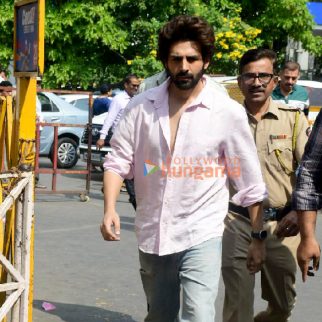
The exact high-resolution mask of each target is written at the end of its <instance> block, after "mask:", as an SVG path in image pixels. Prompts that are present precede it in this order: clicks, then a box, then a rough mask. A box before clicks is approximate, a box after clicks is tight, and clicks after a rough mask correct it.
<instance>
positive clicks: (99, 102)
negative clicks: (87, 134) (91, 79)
mask: <svg viewBox="0 0 322 322" xmlns="http://www.w3.org/2000/svg"><path fill="white" fill-rule="evenodd" d="M100 93H101V95H100V96H98V97H96V98H95V100H94V103H93V116H97V115H100V114H103V113H106V112H108V111H109V107H110V105H111V101H112V100H111V99H110V97H111V96H112V87H111V85H109V84H102V85H101V87H100Z"/></svg>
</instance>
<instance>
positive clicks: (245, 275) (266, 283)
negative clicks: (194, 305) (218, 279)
mask: <svg viewBox="0 0 322 322" xmlns="http://www.w3.org/2000/svg"><path fill="white" fill-rule="evenodd" d="M276 226H277V222H276V221H269V222H266V223H265V224H264V229H266V230H267V233H268V236H267V239H266V261H265V263H264V265H263V268H262V270H261V286H262V298H263V299H264V300H266V301H267V302H268V308H267V310H266V311H265V312H261V313H259V314H258V315H257V316H256V317H255V320H254V286H255V276H254V275H251V274H249V272H248V270H247V267H246V258H247V252H248V246H249V244H250V242H251V225H250V220H249V219H247V218H245V217H243V216H241V215H237V214H232V213H229V214H228V215H227V217H226V219H225V231H224V235H223V252H222V256H223V257H222V275H223V280H224V283H225V300H224V308H223V322H253V321H256V322H286V321H288V319H289V317H290V315H291V312H292V309H293V307H294V304H295V298H296V292H295V276H296V269H297V263H296V250H297V246H298V244H299V242H300V236H299V235H297V236H294V237H287V238H282V239H279V238H277V237H276V235H275V234H274V231H275V229H276Z"/></svg>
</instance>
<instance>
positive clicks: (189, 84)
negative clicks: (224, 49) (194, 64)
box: [167, 68, 205, 90]
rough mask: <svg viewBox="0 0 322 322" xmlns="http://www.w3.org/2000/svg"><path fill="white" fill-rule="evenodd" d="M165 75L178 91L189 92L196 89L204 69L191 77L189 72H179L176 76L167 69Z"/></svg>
mask: <svg viewBox="0 0 322 322" xmlns="http://www.w3.org/2000/svg"><path fill="white" fill-rule="evenodd" d="M167 73H168V75H169V76H170V79H171V81H172V83H173V84H174V85H175V86H176V87H177V88H178V89H180V90H190V89H193V88H195V87H196V85H197V84H198V83H199V81H200V79H201V77H202V76H203V74H204V73H205V69H204V68H202V69H201V70H200V71H199V72H198V73H197V74H195V75H193V74H191V73H189V72H179V73H177V74H173V73H171V72H170V71H169V70H168V69H167Z"/></svg>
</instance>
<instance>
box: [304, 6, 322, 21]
mask: <svg viewBox="0 0 322 322" xmlns="http://www.w3.org/2000/svg"><path fill="white" fill-rule="evenodd" d="M307 7H308V8H309V11H310V13H311V15H312V16H313V17H314V22H315V23H316V24H317V25H322V2H308V3H307Z"/></svg>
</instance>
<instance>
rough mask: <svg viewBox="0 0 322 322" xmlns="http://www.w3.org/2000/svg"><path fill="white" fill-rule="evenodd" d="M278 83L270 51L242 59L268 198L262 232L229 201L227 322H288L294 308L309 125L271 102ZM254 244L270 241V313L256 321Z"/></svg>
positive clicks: (265, 273)
mask: <svg viewBox="0 0 322 322" xmlns="http://www.w3.org/2000/svg"><path fill="white" fill-rule="evenodd" d="M276 84H277V76H276V54H275V53H274V52H273V51H272V50H268V49H251V50H249V51H247V52H246V53H245V54H244V55H243V56H242V58H241V60H240V64H239V76H238V85H239V88H240V90H241V91H242V93H243V95H244V97H245V101H244V107H245V111H246V113H247V117H248V123H249V127H250V129H251V132H252V135H253V137H254V142H255V144H256V147H257V154H258V157H259V161H260V165H261V170H262V173H263V177H264V181H265V183H266V186H267V191H268V198H266V199H265V200H264V202H263V205H264V230H263V231H261V232H259V233H257V232H254V231H252V226H251V219H250V218H249V215H248V212H247V210H246V209H245V208H243V207H240V206H238V205H236V204H235V203H234V201H233V200H232V201H231V202H230V203H229V213H228V215H227V217H226V219H225V231H224V235H223V263H222V275H223V280H224V284H225V300H224V308H223V321H224V322H253V321H255V322H286V321H288V320H289V317H290V315H291V312H292V309H293V307H294V305H295V298H296V291H295V276H296V249H297V246H298V244H299V235H298V232H299V228H298V224H297V215H296V212H295V211H293V210H292V207H291V195H292V189H293V186H294V183H295V178H296V176H295V170H296V168H297V164H298V163H299V162H300V160H301V157H302V154H303V151H304V146H305V144H306V141H307V134H306V130H307V128H308V123H307V121H306V118H305V116H304V114H303V113H302V112H300V111H299V110H295V109H293V108H290V107H288V106H287V105H285V104H281V103H279V102H276V101H273V100H272V98H271V94H272V91H273V89H274V87H275V86H276ZM233 192H234V189H233V188H232V193H233ZM254 240H259V241H261V240H265V241H266V260H265V262H264V264H263V267H262V269H261V271H260V274H261V287H262V298H263V299H264V300H265V301H267V302H268V306H267V309H266V310H265V311H263V312H260V313H258V314H257V315H256V316H255V317H254V309H253V306H254V283H255V276H254V274H249V272H248V270H247V267H246V266H247V258H248V249H249V244H250V243H252V242H253V241H254Z"/></svg>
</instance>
